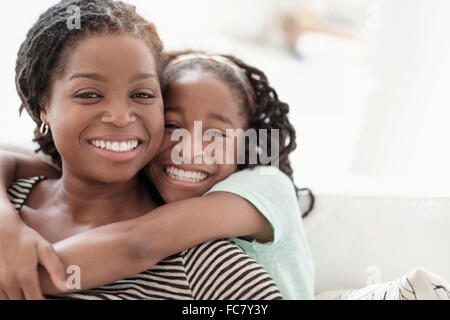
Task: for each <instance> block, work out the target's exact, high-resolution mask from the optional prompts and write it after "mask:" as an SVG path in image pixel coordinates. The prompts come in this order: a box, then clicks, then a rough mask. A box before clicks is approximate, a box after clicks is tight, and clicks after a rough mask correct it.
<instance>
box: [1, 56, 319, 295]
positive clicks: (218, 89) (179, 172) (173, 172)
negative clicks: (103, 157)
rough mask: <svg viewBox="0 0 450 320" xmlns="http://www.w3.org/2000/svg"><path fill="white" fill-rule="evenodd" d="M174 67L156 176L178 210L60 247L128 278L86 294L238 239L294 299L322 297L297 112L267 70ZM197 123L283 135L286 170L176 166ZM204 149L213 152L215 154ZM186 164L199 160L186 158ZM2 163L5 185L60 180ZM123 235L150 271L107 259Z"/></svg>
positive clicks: (211, 131) (100, 280) (92, 276)
mask: <svg viewBox="0 0 450 320" xmlns="http://www.w3.org/2000/svg"><path fill="white" fill-rule="evenodd" d="M165 65H166V66H165V69H164V70H165V71H164V74H163V76H162V82H163V94H164V98H165V105H166V108H165V120H166V136H165V138H164V142H163V147H162V148H161V151H160V153H159V155H158V156H157V157H156V158H155V159H154V160H153V161H152V162H151V164H150V165H149V166H148V167H147V169H146V172H147V174H148V176H149V177H150V178H151V180H152V182H153V184H154V185H155V187H156V188H157V189H158V191H159V193H160V195H161V196H162V198H163V199H164V200H165V201H166V202H167V203H168V204H166V205H164V206H161V207H160V208H157V209H155V210H153V211H152V212H150V213H149V214H147V215H145V216H143V217H140V218H137V219H132V220H129V221H127V222H125V223H118V224H111V225H109V226H104V227H102V228H98V229H93V230H90V231H87V232H84V233H80V234H78V235H76V236H73V237H71V238H68V239H66V240H63V241H61V242H60V244H59V245H58V244H56V245H55V248H56V249H57V252H58V254H59V255H60V257H61V258H62V260H63V262H64V264H65V265H78V266H79V267H80V268H81V270H90V267H92V266H93V265H95V266H96V267H95V270H102V269H103V270H105V269H107V268H108V267H109V264H108V261H115V262H116V266H115V270H120V272H116V273H112V272H104V271H102V272H83V278H82V288H83V289H86V288H92V287H96V286H99V285H103V284H106V283H110V282H112V281H115V280H118V279H121V278H124V277H127V276H130V275H133V274H136V273H138V272H141V271H143V270H146V269H148V268H149V267H151V266H153V265H154V264H155V263H156V262H157V261H159V260H161V259H163V258H165V257H167V256H169V255H172V254H175V253H177V252H179V251H181V250H184V249H187V248H190V247H192V246H194V245H196V244H199V243H202V242H204V241H208V240H211V239H215V238H224V237H226V238H230V237H235V238H233V240H234V241H235V242H237V243H238V244H239V245H240V246H241V247H243V248H244V249H245V250H246V252H247V253H248V254H249V255H250V256H252V257H254V258H255V259H256V260H258V261H259V262H260V263H261V264H262V265H263V266H264V267H265V268H266V270H267V271H268V272H269V274H271V275H272V277H273V278H274V280H275V281H276V283H277V284H278V286H279V287H280V290H281V291H282V294H283V296H284V297H285V298H288V299H309V298H312V297H313V279H314V273H313V264H312V259H311V253H310V251H309V248H308V245H307V241H306V238H305V235H304V232H303V227H302V224H301V217H300V213H299V210H298V206H297V199H296V195H295V188H294V186H293V183H292V181H291V179H292V170H291V168H290V164H289V161H288V154H289V153H290V152H291V151H292V150H293V149H294V148H295V131H294V129H293V128H292V126H291V125H290V123H289V121H288V119H287V112H288V106H287V105H286V104H284V103H282V102H280V101H279V100H278V98H277V95H276V92H275V91H274V90H273V89H272V88H271V87H270V86H269V85H268V83H267V80H266V77H265V76H264V74H263V73H262V72H261V71H259V70H257V69H255V68H252V67H250V66H248V65H246V64H244V63H243V62H241V61H239V60H238V59H235V58H233V57H230V56H227V57H225V56H217V55H205V54H203V53H192V52H191V53H180V54H173V55H170V56H169V57H168V59H167V63H166V64H165ZM85 97H86V98H85V99H86V101H88V102H89V103H90V104H91V103H92V104H93V105H95V103H99V102H101V101H102V99H103V97H102V96H101V95H99V94H98V93H96V92H87V94H86V96H85ZM194 121H202V125H203V129H204V131H205V134H206V135H211V136H212V137H214V138H218V137H221V136H222V137H224V138H225V139H233V138H230V137H227V136H226V131H227V129H235V130H236V129H242V130H247V129H250V128H253V129H279V130H280V132H281V133H280V159H279V163H280V170H278V171H276V173H272V174H271V175H267V174H265V173H264V170H263V169H264V168H263V167H256V168H253V169H252V168H250V167H252V166H250V165H244V166H240V167H239V166H238V165H237V163H236V162H237V161H234V163H233V164H218V163H213V164H210V165H207V164H205V163H202V164H201V165H198V164H197V165H196V164H194V165H189V164H184V165H177V164H175V163H174V162H173V161H172V157H171V155H172V150H173V148H174V146H175V144H176V142H175V143H174V142H172V141H171V139H170V138H171V134H172V131H173V130H174V129H178V128H184V129H187V130H188V131H189V132H192V133H194ZM192 136H194V134H192ZM235 139H236V141H237V140H238V139H237V138H235ZM287 141H288V142H289V144H286V142H287ZM237 142H239V141H237ZM39 143H40V144H41V147H42V146H44V148H43V150H44V151H48V152H47V154H50V155H51V156H52V158H53V160H54V161H55V162H56V163H58V162H59V157H58V154H57V153H55V152H54V149H52V148H51V145H52V142H51V140H49V137H48V136H44V137H40V139H39ZM188 143H192V144H194V143H193V142H192V141H189V142H188ZM92 144H93V146H94V147H96V148H99V149H103V150H105V149H106V151H108V152H115V151H114V150H108V146H107V143H106V142H105V141H101V140H97V141H92ZM258 144H259V141H258ZM202 147H204V148H202V149H203V150H205V149H206V147H207V146H202ZM109 149H111V148H109ZM191 150H192V148H191ZM224 151H225V153H226V152H227V151H229V150H224ZM235 154H236V153H235ZM182 156H183V157H184V158H190V157H192V155H187V154H184V150H183V155H182ZM235 160H236V159H235ZM15 161H17V163H15ZM192 162H194V163H195V161H192ZM2 163H5V164H8V163H9V164H11V169H10V170H9V171H8V172H6V170H3V172H4V173H3V178H4V179H3V181H5V180H8V178H9V179H10V178H11V172H12V171H15V174H16V176H23V175H25V176H30V175H41V174H52V175H54V174H55V173H54V172H48V167H44V166H43V165H42V164H37V163H35V162H34V161H30V160H29V159H26V158H15V157H12V156H11V155H10V154H6V155H5V156H4V158H3V159H2ZM5 168H6V166H5ZM283 172H284V173H283ZM24 173H26V174H24ZM8 175H9V176H8ZM123 230H133V236H132V237H133V241H132V242H131V245H130V248H129V249H130V250H131V252H133V253H134V254H135V255H136V256H138V257H139V258H140V259H141V263H139V264H134V265H130V264H129V263H128V264H127V261H126V260H125V257H124V256H123V253H121V251H119V250H117V251H113V252H111V251H110V252H104V250H102V247H101V245H99V244H97V243H95V241H94V239H98V237H99V236H102V235H103V236H104V235H109V236H110V235H111V234H115V235H116V237H112V236H111V239H112V240H113V241H118V240H117V239H121V237H125V236H127V237H128V236H129V235H130V233H127V232H124V231H123ZM0 236H2V235H1V234H0ZM237 237H238V238H237ZM19 240H20V239H19ZM16 241H17V240H16ZM111 247H112V248H113V247H114V245H113V244H112V245H111ZM85 249H88V250H89V251H91V252H94V254H90V255H89V259H88V258H86V257H85V255H84V254H83V253H84V252H86V250H85ZM49 260H50V259H49ZM41 264H42V263H41ZM48 264H49V265H52V263H51V262H49V263H48ZM56 264H57V263H53V265H56ZM117 264H119V265H120V268H119V267H118V266H117ZM100 266H101V267H100ZM51 268H52V267H49V268H47V269H51ZM48 271H49V272H50V273H52V270H48ZM54 273H55V274H56V272H54ZM54 278H56V276H54ZM41 279H42V280H43V283H42V285H43V289H44V293H56V292H59V291H56V290H55V288H52V286H51V283H50V282H49V281H48V279H47V277H46V274H45V272H41ZM55 281H56V280H55Z"/></svg>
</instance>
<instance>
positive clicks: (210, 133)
mask: <svg viewBox="0 0 450 320" xmlns="http://www.w3.org/2000/svg"><path fill="white" fill-rule="evenodd" d="M205 135H207V136H211V137H219V138H226V137H227V135H226V134H225V133H223V132H222V131H219V130H207V131H206V132H205Z"/></svg>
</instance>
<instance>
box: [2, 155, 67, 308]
mask: <svg viewBox="0 0 450 320" xmlns="http://www.w3.org/2000/svg"><path fill="white" fill-rule="evenodd" d="M0 164H1V165H0V293H1V294H0V299H14V300H18V299H42V298H43V296H42V292H41V289H40V284H39V278H38V268H37V267H38V264H40V265H42V266H44V267H45V269H46V270H47V271H48V273H49V274H50V275H51V279H52V281H54V282H55V283H56V285H57V286H58V288H60V290H62V291H64V289H65V283H64V279H65V269H64V266H63V264H62V262H61V261H60V259H59V257H58V255H57V254H56V252H55V251H54V249H53V246H52V245H51V244H50V243H49V242H48V241H46V240H45V239H44V238H43V237H41V236H40V235H39V234H38V233H37V232H36V231H35V230H33V229H31V228H29V227H28V226H26V225H25V224H24V223H23V221H22V220H21V219H20V217H19V214H18V213H17V211H16V209H15V208H14V206H13V205H12V204H11V202H10V201H9V198H8V194H7V188H8V186H9V185H10V184H11V183H12V181H13V180H14V178H19V177H29V176H37V175H45V176H48V177H55V176H58V172H57V171H56V170H55V169H53V168H52V167H51V166H49V165H47V164H44V163H41V162H39V161H36V160H33V159H32V158H29V157H26V156H21V155H16V154H13V153H10V152H6V151H0ZM49 279H50V277H49Z"/></svg>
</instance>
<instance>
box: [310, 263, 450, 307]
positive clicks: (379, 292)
mask: <svg viewBox="0 0 450 320" xmlns="http://www.w3.org/2000/svg"><path fill="white" fill-rule="evenodd" d="M333 296H334V297H333ZM317 299H319V300H321V299H335V300H450V285H449V284H448V283H447V282H446V281H445V280H444V279H442V278H441V277H440V276H438V275H436V274H434V273H432V272H430V271H428V270H426V269H424V268H414V269H412V270H410V271H409V272H407V273H406V274H404V275H403V276H401V277H400V278H399V279H397V280H395V281H390V282H385V283H379V284H373V285H370V286H368V287H365V288H362V289H357V290H346V291H344V292H342V291H340V292H339V294H337V295H336V294H332V293H324V294H321V295H319V296H318V297H317Z"/></svg>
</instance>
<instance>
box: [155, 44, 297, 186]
mask: <svg viewBox="0 0 450 320" xmlns="http://www.w3.org/2000/svg"><path fill="white" fill-rule="evenodd" d="M195 53H198V54H204V52H201V51H192V50H188V51H180V52H171V53H166V54H165V55H164V57H163V62H162V65H163V71H162V73H161V88H162V90H163V95H165V94H166V90H167V88H169V86H170V83H171V82H172V81H174V80H175V79H176V78H177V77H179V76H180V75H182V74H183V72H184V71H189V70H199V71H201V72H211V73H212V74H214V75H216V76H218V77H219V78H220V79H221V80H223V81H225V83H227V84H228V85H229V86H230V88H231V89H232V90H233V92H235V93H236V94H237V97H238V99H239V101H240V102H242V103H243V109H244V110H243V111H244V113H245V115H246V117H247V120H248V128H251V129H255V130H256V131H257V132H258V130H259V129H267V130H268V132H269V134H268V139H267V140H268V141H267V142H265V143H267V149H268V150H271V145H270V142H271V139H270V130H271V129H278V130H279V169H280V170H281V171H283V172H284V173H285V174H286V175H287V176H288V177H289V178H291V180H292V181H293V170H292V167H291V163H290V161H289V154H290V153H291V152H292V151H294V150H295V149H296V147H297V144H296V135H295V128H294V127H293V125H292V124H291V123H290V122H289V118H288V113H289V105H288V104H287V103H285V102H282V101H280V100H279V99H278V94H277V92H276V91H275V89H273V88H272V87H271V86H270V84H269V81H268V80H267V77H266V75H265V74H264V72H262V71H261V70H259V69H257V68H255V67H252V66H250V65H248V64H246V63H245V62H243V61H242V60H240V59H238V58H236V57H234V56H231V55H222V56H223V57H225V58H227V59H229V60H231V61H232V62H233V63H234V64H236V65H237V66H239V67H240V68H241V69H243V70H245V72H246V75H247V78H248V80H249V81H250V85H251V87H252V89H253V91H254V95H255V101H254V102H253V103H252V101H251V100H250V99H248V93H247V92H246V90H245V88H244V86H243V83H242V80H241V79H239V77H238V75H236V73H235V72H234V71H233V70H231V68H227V67H226V66H223V65H221V64H220V63H216V62H214V61H211V60H209V59H192V60H188V61H185V62H183V63H178V64H174V65H171V62H172V61H174V59H176V58H177V57H179V56H183V55H186V54H195ZM252 104H253V105H252ZM259 138H260V137H259V135H257V139H258V142H257V146H260V144H261V142H260V141H259ZM246 159H248V157H246ZM259 161H260V159H259V157H258V164H256V165H255V164H244V165H240V166H239V167H238V169H239V170H242V169H245V168H253V167H255V166H257V165H260V164H261V163H259ZM297 190H298V189H297Z"/></svg>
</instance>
